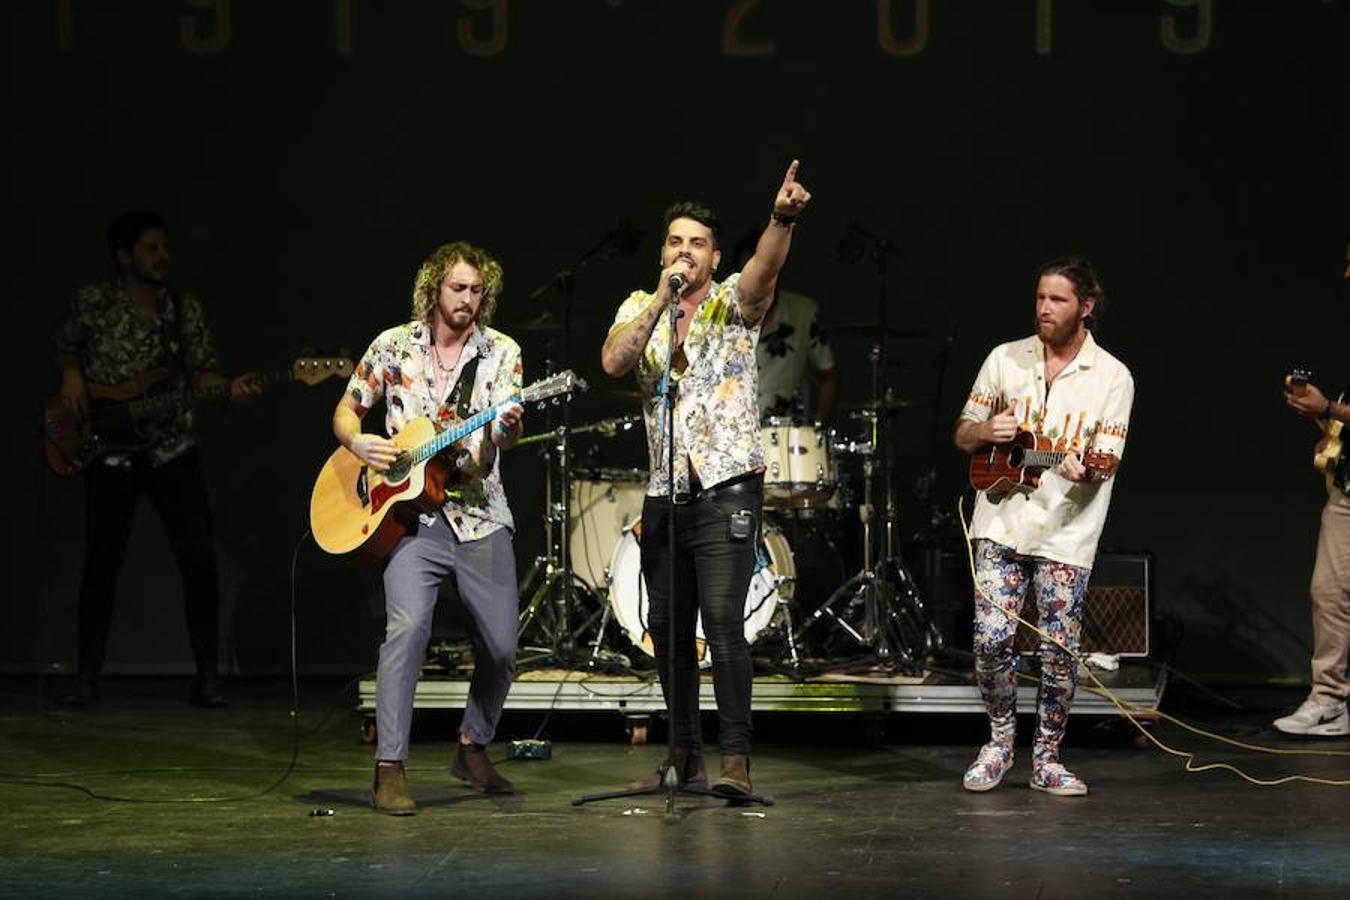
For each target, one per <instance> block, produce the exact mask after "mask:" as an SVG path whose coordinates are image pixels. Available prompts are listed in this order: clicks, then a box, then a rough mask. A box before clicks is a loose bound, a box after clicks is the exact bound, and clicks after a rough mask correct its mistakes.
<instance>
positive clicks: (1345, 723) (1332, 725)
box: [1275, 697, 1350, 737]
mask: <svg viewBox="0 0 1350 900" xmlns="http://www.w3.org/2000/svg"><path fill="white" fill-rule="evenodd" d="M1275 727H1276V728H1278V729H1279V730H1280V731H1283V732H1284V733H1285V734H1306V735H1309V736H1313V737H1336V736H1337V735H1342V734H1350V715H1347V714H1346V709H1345V701H1343V700H1342V701H1340V702H1336V701H1334V700H1333V701H1332V702H1330V703H1326V702H1324V701H1322V700H1318V699H1315V698H1314V697H1309V698H1308V699H1307V700H1304V701H1303V705H1302V706H1300V707H1299V708H1298V709H1296V710H1294V711H1293V712H1292V713H1290V714H1289V715H1287V716H1284V717H1283V718H1280V719H1276V720H1275Z"/></svg>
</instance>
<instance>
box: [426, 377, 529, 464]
mask: <svg viewBox="0 0 1350 900" xmlns="http://www.w3.org/2000/svg"><path fill="white" fill-rule="evenodd" d="M519 402H520V395H519V394H516V395H515V396H513V397H511V398H510V399H508V400H506V401H505V402H503V403H501V404H498V405H497V406H489V407H488V408H487V409H485V410H483V411H482V412H480V413H475V414H474V415H472V416H470V417H469V418H467V419H465V420H464V421H463V422H461V423H460V424H458V425H456V426H455V427H454V428H447V429H446V430H445V431H442V432H441V433H440V434H438V435H436V436H435V437H434V438H432V439H431V440H429V441H427V442H426V443H425V444H422V445H421V446H419V447H417V448H416V449H415V450H413V454H412V459H413V462H414V463H423V462H426V461H427V460H429V459H431V458H432V457H433V456H435V455H436V454H437V453H440V452H441V451H442V450H444V449H445V448H446V447H449V446H450V445H451V444H453V443H455V442H456V441H458V440H460V439H462V438H463V437H465V436H466V435H470V434H473V433H474V432H475V431H477V430H478V429H480V428H482V427H483V426H484V425H486V424H487V423H489V422H491V421H492V420H493V419H495V418H497V410H498V409H500V408H501V407H502V406H509V405H511V404H512V403H519Z"/></svg>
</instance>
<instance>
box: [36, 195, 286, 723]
mask: <svg viewBox="0 0 1350 900" xmlns="http://www.w3.org/2000/svg"><path fill="white" fill-rule="evenodd" d="M108 251H109V253H111V254H112V259H113V265H114V267H115V269H116V272H117V277H116V278H115V279H114V280H112V281H106V282H101V283H98V284H92V285H89V286H87V287H85V288H82V289H81V290H80V291H79V292H78V293H77V294H76V296H75V301H74V303H73V304H72V305H71V310H70V314H69V316H68V317H67V318H66V321H65V323H64V324H63V325H62V327H61V330H60V333H59V334H58V336H57V342H56V361H57V365H58V366H59V367H60V369H61V393H60V396H61V402H62V403H63V404H64V405H65V406H66V408H67V409H69V410H70V412H71V413H72V414H74V415H75V416H76V417H78V418H84V417H85V416H86V415H87V413H88V409H89V384H90V383H93V384H99V385H116V384H120V383H122V382H126V381H131V380H133V379H135V378H137V377H139V376H141V375H143V374H145V373H146V372H148V371H150V370H155V369H163V370H165V371H167V372H170V373H171V375H170V377H169V379H168V381H167V382H166V383H165V384H164V385H163V386H164V387H167V388H170V389H173V390H183V389H186V388H188V387H189V386H191V387H195V388H198V389H200V388H206V387H211V386H215V385H223V384H228V385H229V391H230V399H231V400H242V399H245V398H249V397H253V396H256V395H257V394H258V393H259V392H260V390H261V388H260V387H259V385H258V383H257V381H256V377H255V376H254V375H252V374H251V373H250V374H247V375H241V376H239V377H238V378H235V379H234V380H233V381H227V380H226V379H225V378H224V377H223V376H221V375H220V374H219V372H218V371H217V369H218V368H219V363H218V362H217V360H216V351H215V346H214V343H213V342H212V340H211V333H210V332H209V331H208V330H207V328H206V321H205V318H204V317H203V315H202V307H201V304H200V303H198V301H197V299H196V298H195V297H194V296H193V295H192V294H187V293H184V294H180V293H179V292H177V291H175V290H173V289H172V288H170V287H169V284H168V277H169V230H168V225H167V224H166V223H165V221H164V219H163V217H161V216H159V215H158V214H156V213H152V212H128V213H124V214H123V215H120V216H118V217H117V218H116V219H115V220H114V221H113V223H112V224H111V225H110V226H109V228H108ZM144 427H145V429H146V430H147V431H148V432H149V434H150V437H151V441H150V443H149V445H148V446H147V447H146V448H145V449H143V450H139V451H137V452H134V453H109V454H106V455H104V456H102V457H101V458H100V459H98V460H97V461H95V462H94V463H93V464H92V465H91V466H90V467H89V469H88V470H87V471H86V472H85V475H84V505H85V518H84V527H85V545H84V570H83V577H82V581H81V583H80V602H79V637H78V648H79V649H78V654H79V674H78V676H77V677H76V681H75V688H74V690H73V691H72V692H71V693H69V694H67V695H65V696H63V697H61V698H60V702H61V703H63V704H65V705H67V706H82V705H85V704H88V703H94V702H97V701H98V699H99V675H100V673H101V672H102V670H103V660H104V654H105V651H106V648H107V644H108V633H109V631H110V630H111V628H112V616H113V604H114V600H115V598H116V593H117V574H118V572H119V571H120V570H121V568H122V563H123V561H124V559H125V558H126V551H127V538H128V537H129V535H130V533H131V523H132V516H133V515H134V513H135V511H136V506H137V504H138V503H139V501H140V498H141V495H142V494H144V495H145V496H147V497H149V499H150V503H151V505H152V506H153V507H154V508H155V511H156V512H157V513H159V518H160V521H161V522H162V523H163V524H164V528H165V531H166V532H167V533H168V537H169V547H170V549H171V550H172V551H173V555H174V558H175V559H176V560H177V562H178V568H179V570H180V572H181V574H182V577H183V602H184V606H185V608H186V612H187V626H188V637H189V640H190V641H191V644H192V654H193V657H194V658H195V660H196V668H197V677H196V678H195V679H194V680H193V682H192V686H191V688H190V690H189V692H188V699H189V700H190V701H191V702H192V703H193V704H195V705H197V706H204V707H219V706H224V705H226V704H225V698H224V697H223V696H221V693H220V689H219V686H218V681H217V678H218V673H217V664H218V654H219V647H218V644H219V632H220V623H219V621H218V615H219V608H220V586H219V583H218V581H217V577H216V554H215V547H214V545H213V543H212V532H211V512H210V508H209V505H208V503H207V496H206V483H205V481H204V480H203V479H202V467H201V460H200V457H199V455H198V453H197V447H196V443H195V441H194V440H193V436H192V413H191V411H190V410H186V409H183V410H178V411H177V412H174V413H173V414H171V415H170V416H169V417H168V418H167V419H165V420H163V421H158V422H151V423H144Z"/></svg>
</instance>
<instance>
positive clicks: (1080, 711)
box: [357, 660, 1167, 718]
mask: <svg viewBox="0 0 1350 900" xmlns="http://www.w3.org/2000/svg"><path fill="white" fill-rule="evenodd" d="M1094 674H1096V676H1097V678H1098V679H1099V680H1100V681H1101V682H1102V684H1103V685H1105V686H1106V687H1107V688H1108V689H1110V691H1111V692H1112V693H1114V694H1116V695H1117V696H1118V697H1119V698H1120V699H1121V700H1122V701H1123V702H1125V703H1127V704H1133V706H1135V707H1139V708H1144V709H1154V708H1156V707H1157V706H1158V704H1159V703H1161V702H1162V698H1163V691H1164V690H1165V689H1166V687H1167V670H1166V669H1163V668H1161V667H1159V666H1156V665H1151V664H1149V663H1146V662H1141V661H1138V660H1122V661H1121V665H1120V668H1119V669H1118V670H1116V671H1114V672H1105V671H1098V670H1094ZM1022 681H1023V683H1022V684H1021V685H1020V686H1019V687H1018V691H1017V702H1018V707H1019V708H1020V709H1034V708H1035V703H1036V685H1035V679H1034V677H1033V678H1023V679H1022ZM376 683H377V682H376V679H375V676H374V675H370V676H367V677H365V678H363V679H361V682H360V684H359V687H358V695H359V699H358V704H357V706H358V709H359V710H360V711H361V712H364V713H372V712H374V710H375V687H376ZM468 695H469V681H468V678H467V676H466V675H461V676H459V677H450V676H446V675H444V674H440V675H437V674H427V675H424V676H423V678H422V679H421V680H420V681H419V682H418V684H417V693H416V696H415V698H414V700H413V704H414V708H416V709H462V708H463V707H464V703H465V701H466V700H467V698H468ZM699 700H700V703H701V705H702V706H703V708H704V709H714V708H715V707H716V698H715V697H714V696H713V683H712V676H711V675H710V674H708V673H706V672H705V673H704V676H703V679H702V682H701V684H700V690H699ZM751 707H752V709H753V710H754V711H755V712H802V713H812V712H817V713H820V712H830V713H838V712H852V713H975V714H983V712H984V705H983V703H982V702H981V700H980V694H979V691H978V689H977V688H976V687H975V686H974V684H972V683H970V679H969V677H968V676H967V677H964V678H962V677H958V676H957V675H955V674H944V673H938V672H928V673H926V674H925V675H923V676H915V677H907V676H882V675H822V676H816V677H812V678H807V679H803V680H800V681H798V680H794V679H791V678H788V677H786V676H781V675H771V676H758V677H756V678H755V683H754V689H753V692H752V694H751ZM506 708H507V709H515V710H545V709H557V710H569V711H586V712H600V711H605V712H617V713H621V714H624V715H647V714H650V713H652V712H657V711H661V710H664V709H665V704H664V703H663V702H662V700H661V687H660V685H659V684H658V683H657V681H656V673H655V672H650V673H648V677H646V678H639V677H635V676H620V675H606V674H601V673H596V672H588V671H584V670H582V671H571V670H566V669H557V668H545V669H529V670H526V671H522V672H521V673H519V675H518V676H517V678H516V682H515V683H514V684H513V685H512V686H511V693H510V694H509V695H507V698H506ZM1072 714H1073V715H1092V716H1101V715H1118V714H1119V713H1118V710H1117V707H1116V706H1115V704H1113V703H1112V702H1111V701H1110V699H1109V698H1108V697H1107V696H1106V695H1105V694H1103V693H1100V692H1098V691H1096V690H1094V688H1093V685H1092V684H1091V683H1090V682H1089V681H1088V679H1087V678H1084V679H1083V683H1082V685H1081V686H1080V688H1079V695H1078V698H1077V700H1076V701H1075V703H1074V706H1073V709H1072ZM1141 717H1143V718H1151V716H1149V715H1148V714H1147V713H1144V714H1142V716H1141Z"/></svg>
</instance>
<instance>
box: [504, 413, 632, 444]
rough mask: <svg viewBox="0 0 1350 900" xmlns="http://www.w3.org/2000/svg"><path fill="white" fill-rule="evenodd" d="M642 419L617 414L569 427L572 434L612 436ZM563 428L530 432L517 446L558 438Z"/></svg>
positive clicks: (628, 428)
mask: <svg viewBox="0 0 1350 900" xmlns="http://www.w3.org/2000/svg"><path fill="white" fill-rule="evenodd" d="M641 421H642V416H639V415H637V414H633V415H627V416H616V417H615V418H612V419H600V420H599V421H597V422H587V423H586V424H584V425H573V426H572V427H571V428H569V429H568V432H569V433H571V434H574V435H576V434H589V433H591V432H595V433H596V434H598V435H599V436H600V437H607V438H611V437H614V436H615V435H617V434H619V433H620V432H624V431H631V430H632V429H633V427H634V426H636V425H637V424H638V423H639V422H641ZM560 431H561V429H558V430H557V431H541V432H539V433H538V434H529V435H526V436H525V437H523V438H521V439H520V440H519V441H517V442H516V446H517V447H521V446H524V445H526V444H537V443H539V442H541V441H547V440H553V439H556V438H557V437H558V435H559V432H560Z"/></svg>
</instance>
